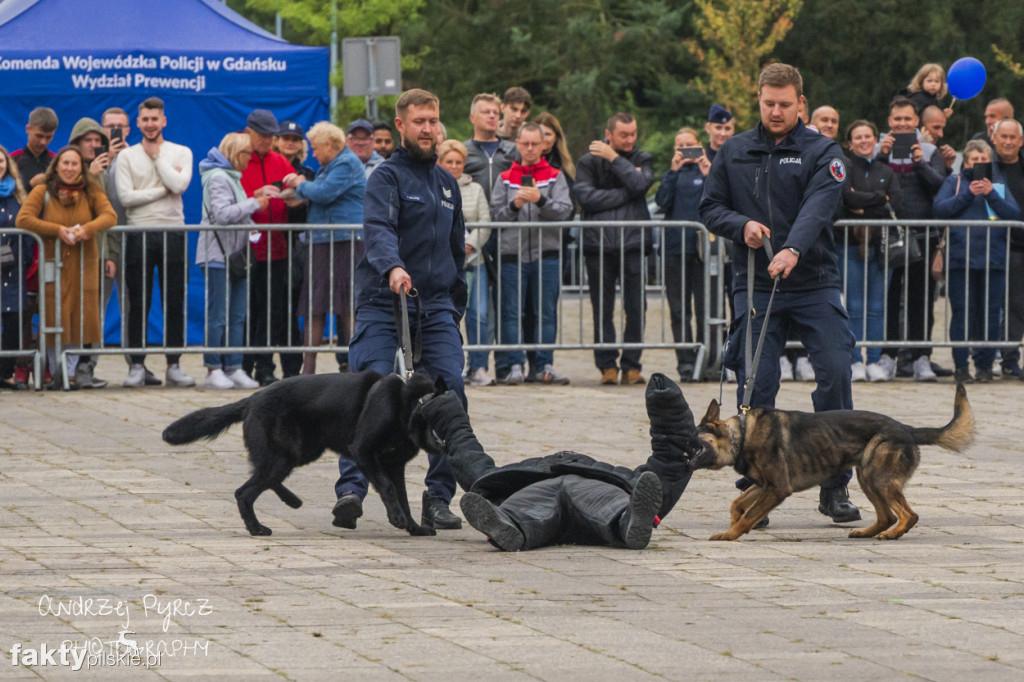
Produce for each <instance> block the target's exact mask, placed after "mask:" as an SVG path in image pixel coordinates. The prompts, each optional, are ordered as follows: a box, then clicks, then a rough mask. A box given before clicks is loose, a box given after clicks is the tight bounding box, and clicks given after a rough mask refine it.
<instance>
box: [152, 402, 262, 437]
mask: <svg viewBox="0 0 1024 682" xmlns="http://www.w3.org/2000/svg"><path fill="white" fill-rule="evenodd" d="M248 405H249V398H245V399H244V400H239V401H238V402H236V403H231V404H230V405H222V406H220V407H206V408H203V409H201V410H196V411H195V412H192V413H190V414H186V415H185V416H184V417H182V418H181V419H179V420H177V421H176V422H174V423H172V424H171V425H170V426H168V427H167V428H166V429H164V434H163V438H164V440H165V441H166V442H168V443H170V444H171V445H184V444H185V443H193V442H195V441H197V440H199V439H200V438H207V439H209V440H213V439H214V438H216V437H217V436H219V435H220V434H222V433H224V431H226V430H227V429H228V427H229V426H231V425H232V424H235V423H237V422H240V421H242V419H244V418H245V411H246V408H247V407H248Z"/></svg>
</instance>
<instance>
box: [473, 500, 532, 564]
mask: <svg viewBox="0 0 1024 682" xmlns="http://www.w3.org/2000/svg"><path fill="white" fill-rule="evenodd" d="M459 506H460V507H461V508H462V513H463V514H465V516H466V521H469V525H471V526H473V528H476V529H477V530H478V531H480V532H481V533H483V534H484V535H486V536H487V539H488V541H490V543H491V544H492V545H494V546H495V547H497V548H498V549H500V550H503V551H505V552H517V551H519V549H520V548H521V547H522V546H523V543H524V542H526V538H525V537H523V532H522V531H521V530H519V526H517V525H516V524H515V522H514V521H513V520H512V519H510V518H509V517H508V515H507V514H505V512H503V511H502V510H501V509H499V508H498V507H496V506H494V505H493V504H491V503H490V502H488V501H487V499H486V498H484V497H482V496H480V495H477V494H476V493H466V494H464V495H463V496H462V501H461V502H460V504H459Z"/></svg>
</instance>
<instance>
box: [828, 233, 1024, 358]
mask: <svg viewBox="0 0 1024 682" xmlns="http://www.w3.org/2000/svg"><path fill="white" fill-rule="evenodd" d="M835 227H836V228H837V230H842V234H841V236H839V235H837V239H836V241H837V247H838V248H839V258H840V271H841V272H842V273H843V292H844V296H846V297H848V296H849V294H850V291H849V287H848V272H847V269H846V268H845V267H844V265H843V263H842V259H843V254H844V253H845V252H846V251H847V250H848V249H851V248H856V246H855V244H853V240H852V239H851V230H852V229H853V228H855V227H868V228H877V229H879V230H886V229H889V230H891V229H895V228H897V227H902V228H904V229H906V231H907V234H908V235H912V236H913V237H914V238H915V239H917V240H918V243H919V244H920V245H921V246H922V255H923V261H919V263H921V266H920V267H913V266H914V265H916V264H914V263H909V256H910V254H909V252H904V262H903V264H902V265H899V264H897V266H896V267H895V268H890V267H889V264H888V262H887V260H886V259H885V258H884V257H882V258H880V259H879V260H880V264H881V266H882V276H883V281H884V287H885V290H884V294H885V296H884V301H885V304H884V313H883V314H884V316H885V319H886V324H885V325H884V326H883V329H884V332H883V336H882V338H881V339H870V340H867V339H865V337H866V336H867V316H866V315H865V316H864V321H863V324H862V328H861V330H860V331H861V335H860V336H861V339H865V340H862V341H859V342H858V343H857V345H858V346H859V347H862V348H869V347H881V348H883V349H893V350H895V351H899V350H901V349H904V348H921V347H929V348H998V349H1001V350H1009V349H1012V348H1014V347H1020V345H1021V340H1020V339H1010V338H1009V336H1008V329H1007V325H1006V324H1005V318H1006V311H1008V310H1009V306H1010V295H1011V291H1012V289H1011V287H1016V289H1017V290H1019V289H1020V288H1021V287H1024V273H1022V272H1014V271H1013V269H1012V268H1011V267H1010V257H1011V248H1010V241H1011V234H1012V232H1013V231H1014V230H1022V229H1024V222H1021V221H1012V220H989V221H985V222H982V223H979V222H978V221H971V220H840V221H837V222H836V223H835ZM1001 228H1007V229H1006V232H1005V235H1003V236H1000V237H996V238H995V239H997V240H1002V241H1003V242H1004V246H1005V257H1004V258H1003V260H1002V262H998V263H993V262H992V259H991V258H990V257H989V258H986V259H985V268H984V273H985V274H984V286H985V296H984V303H983V307H984V316H983V327H984V329H985V334H984V338H982V339H971V338H970V336H971V333H970V319H969V318H970V316H969V315H965V316H964V325H963V329H962V330H960V331H961V335H962V340H952V339H951V338H950V333H951V332H952V331H953V330H951V329H950V325H949V323H948V322H949V320H950V317H951V309H952V304H953V301H954V300H956V302H957V303H958V304H959V303H960V301H961V300H962V301H963V304H964V306H965V307H967V306H969V305H971V304H970V303H969V302H970V301H971V283H970V278H966V285H965V287H964V289H963V291H962V292H961V291H957V292H950V291H949V288H948V275H949V272H950V256H951V253H950V247H949V238H948V237H949V231H950V230H963V231H964V234H965V235H966V250H965V253H964V254H963V255H964V259H965V262H967V263H970V258H971V239H970V236H971V234H973V233H976V231H979V230H983V231H984V233H985V247H984V248H985V252H986V253H990V249H991V247H992V245H993V243H994V241H995V240H994V238H993V237H992V230H994V229H1001ZM936 232H937V234H936ZM940 245H941V246H942V265H943V273H944V279H943V280H939V281H937V280H935V279H934V278H933V276H932V274H931V263H932V261H933V259H934V257H935V253H936V252H937V251H938V249H939V247H940ZM858 258H859V260H860V262H861V264H862V267H867V265H868V260H869V259H868V254H867V253H864V254H861V255H859V256H858ZM912 268H913V270H914V271H915V273H914V274H915V275H916V278H915V277H913V276H911V274H910V273H911V269H912ZM902 273H905V275H904V276H902V277H901V278H900V286H898V288H897V291H896V293H895V300H896V302H897V303H898V305H899V309H898V310H897V311H896V315H895V317H896V319H897V320H898V325H897V326H898V329H895V330H893V329H890V326H892V325H891V324H890V323H889V321H890V320H891V319H892V318H893V312H892V311H891V309H890V306H891V303H892V301H893V300H894V296H893V295H891V294H892V285H891V279H892V278H893V277H894V276H896V275H899V274H902ZM994 278H998V279H1000V280H1002V282H1001V283H1002V285H1003V294H1002V296H1001V305H1000V312H1001V316H1002V318H1003V319H1002V321H1001V322H1002V324H1001V325H1000V330H1001V331H1000V334H999V336H998V338H991V336H990V334H989V333H988V330H989V328H990V325H989V323H990V322H991V321H992V320H991V318H990V314H989V309H990V308H989V302H990V301H989V290H990V288H991V284H992V283H993V279H994ZM912 288H916V289H917V294H918V297H923V298H924V300H925V301H926V302H927V303H928V305H927V307H926V308H925V311H924V333H923V334H922V335H920V336H919V337H914V338H907V337H908V336H909V333H908V331H907V330H908V327H909V325H910V313H911V311H910V309H909V306H908V305H906V302H907V301H908V300H909V299H910V292H911V289H912ZM939 289H941V290H942V291H943V292H944V294H945V302H944V310H943V313H944V315H943V317H944V319H945V320H946V321H947V324H946V325H944V326H943V327H942V332H941V336H940V338H937V339H936V338H933V337H932V326H933V323H934V314H935V306H934V300H935V295H934V292H936V291H937V290H939ZM861 294H862V296H863V297H864V298H865V299H866V298H867V295H868V292H867V282H866V281H865V284H864V290H863V291H862V292H861ZM953 297H956V299H954V298H953ZM847 307H849V306H847ZM894 331H896V332H898V333H897V334H896V335H895V338H894V334H892V332H894Z"/></svg>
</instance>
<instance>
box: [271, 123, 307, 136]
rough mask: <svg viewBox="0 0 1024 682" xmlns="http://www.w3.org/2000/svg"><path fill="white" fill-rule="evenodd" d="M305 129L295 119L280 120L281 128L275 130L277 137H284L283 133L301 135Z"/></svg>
mask: <svg viewBox="0 0 1024 682" xmlns="http://www.w3.org/2000/svg"><path fill="white" fill-rule="evenodd" d="M305 134H306V133H305V131H304V130H303V129H302V126H300V125H299V124H298V123H296V122H295V121H282V122H281V129H280V130H278V131H277V136H278V137H284V136H285V135H293V136H295V137H302V136H303V135H305Z"/></svg>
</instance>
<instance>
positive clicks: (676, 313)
mask: <svg viewBox="0 0 1024 682" xmlns="http://www.w3.org/2000/svg"><path fill="white" fill-rule="evenodd" d="M674 150H675V151H674V152H673V154H672V161H671V162H670V164H669V169H668V170H667V171H665V173H664V174H663V175H662V176H661V185H660V186H659V187H658V193H657V195H655V198H654V200H655V202H657V204H658V207H659V208H660V209H661V210H662V211H663V212H664V213H665V219H666V220H690V221H693V222H698V223H699V222H700V197H701V194H702V193H703V192H704V178H705V177H706V176H707V174H708V171H709V170H711V162H710V161H708V157H707V155H705V154H704V150H703V149H702V148H701V144H700V140H698V138H697V131H696V130H694V129H693V128H680V130H679V132H677V133H676V137H675V145H674ZM690 151H694V152H698V153H699V156H696V157H694V156H692V155H690V154H688V153H687V152H690ZM699 237H700V232H699V231H698V230H696V229H693V228H685V229H684V228H681V227H666V228H665V230H664V239H663V242H662V250H663V252H664V256H665V270H664V273H665V296H666V297H667V298H668V308H669V316H670V317H671V322H672V338H673V339H674V340H675V342H676V343H683V342H686V343H693V340H694V338H695V337H694V333H693V325H694V323H696V326H697V334H696V339H697V342H698V343H704V318H705V311H704V258H703V245H702V244H701V243H700V239H699ZM696 365H697V350H696V349H695V348H677V349H676V371H677V372H678V373H679V380H680V381H683V382H687V381H693V380H694V378H695V372H696V369H697V368H696ZM697 378H699V377H697Z"/></svg>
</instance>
